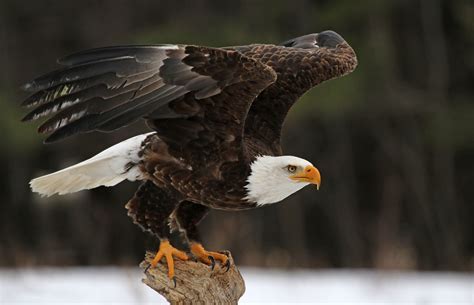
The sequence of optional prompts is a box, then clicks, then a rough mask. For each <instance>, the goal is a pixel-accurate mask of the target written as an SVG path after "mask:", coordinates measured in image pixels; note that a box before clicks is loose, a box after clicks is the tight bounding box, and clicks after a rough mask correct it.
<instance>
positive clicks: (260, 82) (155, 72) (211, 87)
mask: <svg viewBox="0 0 474 305" xmlns="http://www.w3.org/2000/svg"><path fill="white" fill-rule="evenodd" d="M59 63H60V64H63V65H66V67H65V68H63V69H60V70H57V71H54V72H51V73H49V74H46V75H44V76H41V77H39V78H37V79H35V80H34V81H32V82H30V83H28V84H26V85H25V86H24V89H25V90H27V91H32V92H35V93H34V94H33V95H32V96H30V97H29V98H28V99H27V100H26V101H24V103H23V105H24V106H27V107H33V106H36V108H35V109H34V110H33V111H31V112H30V113H28V114H27V115H26V116H25V118H24V120H25V121H28V120H36V119H38V118H40V117H43V116H47V115H50V114H54V116H52V117H51V118H49V119H48V120H47V121H46V122H45V123H43V124H42V125H41V126H40V127H39V132H41V133H48V132H52V134H51V135H50V136H49V137H48V138H47V139H46V142H54V141H57V140H60V139H63V138H65V137H68V136H71V135H73V134H77V133H84V132H90V131H95V130H97V131H112V130H115V129H118V128H120V127H123V126H126V125H128V124H130V123H132V122H133V121H135V120H137V119H139V118H142V117H145V118H147V119H148V122H149V125H151V126H152V127H153V128H154V129H155V130H157V132H158V135H159V136H160V137H161V138H162V139H163V140H164V141H165V142H166V143H167V144H168V145H169V148H170V149H171V150H172V151H173V152H174V153H176V154H177V156H178V157H181V158H184V159H190V161H191V162H193V161H195V162H198V161H202V162H204V161H206V158H208V157H209V158H211V156H213V155H214V156H216V157H218V156H219V155H220V154H223V153H226V152H227V151H226V149H227V148H226V147H233V148H232V149H230V150H231V151H232V152H227V153H229V155H228V158H234V156H233V154H235V153H236V151H237V149H241V145H240V144H241V143H240V142H236V141H241V139H242V133H243V125H244V122H245V116H246V114H247V111H248V108H249V107H250V104H251V103H252V101H253V100H254V99H255V97H256V96H257V95H258V94H259V93H260V92H261V90H263V89H264V88H266V87H267V86H268V85H269V84H271V83H272V82H274V81H275V78H276V75H275V72H274V71H273V70H272V69H271V68H270V67H268V66H266V65H264V64H262V63H260V62H259V61H257V60H254V59H251V58H248V57H246V56H244V55H242V54H241V53H239V52H236V51H232V50H223V49H215V48H208V47H199V46H178V45H159V46H125V47H109V48H101V49H95V50H90V51H84V52H80V53H77V54H74V55H71V56H68V57H66V58H64V59H62V60H60V61H59ZM222 144H226V145H225V146H226V147H224V148H223V147H222ZM193 148H196V149H204V148H209V149H208V150H206V153H207V154H208V155H207V156H206V155H200V154H195V153H193V150H192V149H193ZM201 151H202V150H201ZM193 158H199V159H200V160H191V159H193Z"/></svg>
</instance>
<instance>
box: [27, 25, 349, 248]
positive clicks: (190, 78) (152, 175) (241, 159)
mask: <svg viewBox="0 0 474 305" xmlns="http://www.w3.org/2000/svg"><path fill="white" fill-rule="evenodd" d="M60 63H62V64H64V65H66V68H65V69H63V70H58V71H55V72H53V73H50V74H47V75H45V76H43V77H40V78H38V79H36V80H35V81H33V82H32V83H29V84H27V85H26V87H25V88H26V89H27V90H30V91H36V92H37V93H35V94H34V95H32V96H31V97H30V98H28V99H27V100H26V101H25V102H24V104H25V105H26V106H35V105H37V106H38V107H37V108H36V109H34V110H33V111H32V112H31V113H30V114H28V115H27V116H26V117H25V120H31V119H37V118H39V117H41V116H44V115H47V114H50V113H55V112H57V114H56V115H55V116H53V117H52V118H50V119H49V120H48V121H46V122H45V123H44V124H43V125H42V126H41V127H40V128H39V131H40V132H53V134H52V135H51V136H50V137H49V138H48V139H47V141H56V140H59V139H62V138H64V137H67V136H70V135H73V134H76V133H80V132H89V131H94V130H98V131H112V130H115V129H117V128H120V127H123V126H126V125H128V124H129V123H131V122H133V121H135V120H137V119H139V118H145V119H146V121H147V124H148V126H149V127H150V128H152V129H153V130H154V131H156V133H155V134H153V135H150V136H148V137H147V138H146V139H145V141H143V143H142V148H141V151H140V158H141V159H140V162H139V164H131V165H130V166H131V167H133V166H139V169H140V171H141V173H142V174H143V175H144V177H145V180H146V182H145V183H144V184H143V185H142V186H141V187H140V189H139V190H138V191H137V193H136V194H135V196H134V198H132V199H131V200H130V202H129V203H128V204H127V208H128V210H129V215H130V216H132V218H133V219H134V221H135V222H136V223H137V224H139V225H140V226H141V227H142V228H143V229H145V230H147V231H149V232H151V233H153V234H155V235H157V236H158V237H159V238H161V239H166V237H167V235H168V234H169V232H168V228H167V225H168V219H169V218H171V219H172V220H173V222H174V223H175V225H177V226H178V227H179V228H180V229H181V230H182V231H183V232H184V233H185V234H186V236H187V238H188V240H189V241H190V242H191V243H193V242H197V241H199V236H198V234H197V230H196V224H197V223H198V222H199V221H200V220H201V219H202V217H204V216H205V214H206V213H207V212H208V209H209V208H214V209H225V210H241V209H248V208H253V207H255V206H256V202H252V200H249V199H248V198H247V190H246V187H245V186H246V184H247V179H248V177H249V174H250V171H251V167H250V164H251V162H252V161H254V160H255V158H256V157H257V156H260V155H268V156H279V155H281V154H282V150H281V146H280V135H281V128H282V125H283V122H284V119H285V117H286V114H287V113H288V111H289V109H290V108H291V106H292V105H293V104H294V103H295V102H296V101H297V100H298V99H299V97H300V96H301V95H303V94H304V93H305V92H306V91H308V90H309V89H311V88H312V87H314V86H316V85H318V84H319V83H321V82H323V81H326V80H329V79H332V78H335V77H339V76H343V75H345V74H348V73H350V72H351V71H352V70H354V68H355V67H356V65H357V59H356V56H355V53H354V51H353V49H352V48H351V47H350V46H349V45H348V44H347V42H345V41H344V40H343V39H342V37H340V36H339V35H338V34H336V33H334V32H331V31H326V32H322V33H319V34H310V35H306V36H302V37H298V38H295V39H293V40H290V41H288V42H286V43H284V44H283V45H264V44H260V45H258V44H256V45H248V46H237V47H227V48H219V49H216V48H208V47H199V46H184V45H180V46H177V45H163V46H138V47H116V48H104V49H97V50H91V51H85V52H82V53H78V54H75V55H72V56H69V57H66V58H65V59H63V60H61V61H60Z"/></svg>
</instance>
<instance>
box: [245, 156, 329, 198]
mask: <svg viewBox="0 0 474 305" xmlns="http://www.w3.org/2000/svg"><path fill="white" fill-rule="evenodd" d="M250 169H251V173H250V176H249V177H248V178H247V185H246V186H245V188H246V189H247V197H246V198H247V200H249V201H253V202H256V203H257V205H258V206H261V205H264V204H269V203H275V202H278V201H281V200H283V199H285V198H286V197H288V196H290V195H291V194H293V193H295V192H297V191H299V190H300V189H302V188H303V187H305V186H306V185H308V184H315V185H316V187H317V188H318V189H319V186H320V184H321V175H320V173H319V171H318V169H317V168H316V167H314V166H313V164H311V163H310V162H308V161H306V160H304V159H301V158H298V157H293V156H279V157H273V156H260V157H257V159H256V160H255V161H254V162H253V163H252V164H251V165H250Z"/></svg>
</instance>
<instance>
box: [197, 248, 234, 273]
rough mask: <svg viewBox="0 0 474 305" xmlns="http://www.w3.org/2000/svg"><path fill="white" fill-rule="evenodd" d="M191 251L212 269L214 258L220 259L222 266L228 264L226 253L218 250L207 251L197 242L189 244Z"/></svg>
mask: <svg viewBox="0 0 474 305" xmlns="http://www.w3.org/2000/svg"><path fill="white" fill-rule="evenodd" d="M191 253H192V254H194V256H196V258H197V259H198V260H200V261H201V262H203V263H204V264H206V265H210V266H211V267H212V269H214V265H215V261H216V260H218V261H220V262H221V264H222V266H227V265H228V264H229V258H228V257H227V255H225V254H221V253H218V252H212V251H207V250H206V249H204V247H203V246H202V245H201V244H199V243H193V244H192V245H191Z"/></svg>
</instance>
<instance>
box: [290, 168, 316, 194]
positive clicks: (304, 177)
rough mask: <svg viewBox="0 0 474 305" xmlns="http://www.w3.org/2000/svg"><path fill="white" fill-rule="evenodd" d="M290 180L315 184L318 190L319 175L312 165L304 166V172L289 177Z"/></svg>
mask: <svg viewBox="0 0 474 305" xmlns="http://www.w3.org/2000/svg"><path fill="white" fill-rule="evenodd" d="M290 178H291V179H293V180H296V181H299V182H309V183H311V184H315V185H316V188H317V189H318V190H319V186H320V185H321V174H320V173H319V170H318V169H317V168H316V167H314V166H312V165H308V166H306V167H305V168H304V170H302V171H300V172H299V173H296V174H294V175H292V176H290Z"/></svg>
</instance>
